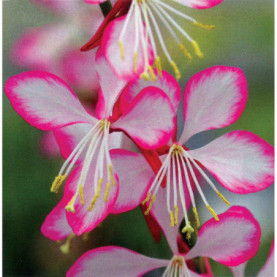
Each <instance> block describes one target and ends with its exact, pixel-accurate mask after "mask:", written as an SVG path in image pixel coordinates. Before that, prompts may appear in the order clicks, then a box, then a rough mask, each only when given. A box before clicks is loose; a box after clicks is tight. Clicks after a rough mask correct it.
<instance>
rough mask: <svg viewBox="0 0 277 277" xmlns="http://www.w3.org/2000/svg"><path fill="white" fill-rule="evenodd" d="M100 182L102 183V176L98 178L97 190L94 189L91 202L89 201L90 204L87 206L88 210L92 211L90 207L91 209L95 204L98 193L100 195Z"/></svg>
mask: <svg viewBox="0 0 277 277" xmlns="http://www.w3.org/2000/svg"><path fill="white" fill-rule="evenodd" d="M102 183H103V178H100V179H99V182H98V187H97V191H96V193H95V195H94V197H93V198H92V200H91V203H90V206H89V208H88V210H89V211H90V212H91V211H92V209H93V207H94V205H95V202H96V200H97V198H98V197H99V195H100V190H101V185H102Z"/></svg>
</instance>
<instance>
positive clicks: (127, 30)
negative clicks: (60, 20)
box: [82, 0, 223, 80]
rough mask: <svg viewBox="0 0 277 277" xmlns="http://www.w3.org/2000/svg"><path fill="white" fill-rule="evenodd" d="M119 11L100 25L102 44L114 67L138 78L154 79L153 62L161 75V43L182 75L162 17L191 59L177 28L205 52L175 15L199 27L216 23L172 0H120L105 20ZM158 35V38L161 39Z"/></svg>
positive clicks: (191, 3)
mask: <svg viewBox="0 0 277 277" xmlns="http://www.w3.org/2000/svg"><path fill="white" fill-rule="evenodd" d="M222 1H223V0H212V1H207V0H200V1H198V0H176V1H171V3H174V2H177V3H180V4H182V5H184V6H188V7H190V8H195V9H206V8H211V7H213V6H215V5H218V4H220V3H221V2H222ZM85 2H87V3H88V2H89V3H94V4H97V3H99V2H103V1H99V0H85ZM123 11H125V13H127V14H126V15H124V16H122V15H123V14H124V12H123ZM118 13H119V14H120V16H117V17H118V18H116V19H114V20H113V21H112V22H111V23H110V24H109V26H108V27H107V28H106V26H107V22H103V25H102V26H101V27H102V28H103V29H105V32H103V30H102V31H101V32H100V33H101V34H103V33H104V34H103V38H102V42H101V45H102V46H103V51H104V55H105V56H106V58H107V60H108V61H109V63H110V65H111V66H112V68H113V70H114V71H115V72H116V74H117V75H118V76H119V77H120V78H122V79H124V80H131V79H135V78H137V77H138V76H141V77H143V78H145V79H147V80H149V79H150V78H151V79H153V80H155V79H156V76H155V74H154V72H153V68H152V64H153V62H154V66H155V67H156V68H157V69H158V73H159V74H160V75H161V68H162V66H161V59H160V56H159V54H158V50H157V49H158V47H157V45H158V43H159V44H160V46H161V48H162V51H163V53H164V55H165V57H166V59H167V61H168V62H169V64H170V65H171V66H172V68H173V70H174V72H175V75H176V79H179V78H180V77H181V74H180V71H179V69H178V67H177V64H176V62H175V61H174V59H173V58H172V57H171V55H170V53H169V51H168V49H167V46H166V43H165V39H164V37H163V35H162V32H161V28H160V26H159V24H158V21H161V23H162V24H163V25H164V27H165V29H166V30H167V31H168V34H169V35H170V36H171V37H172V39H173V41H174V42H175V43H176V44H177V45H178V46H179V48H180V50H181V51H182V52H184V54H185V56H186V57H187V58H188V59H189V60H191V59H192V56H191V54H190V53H189V51H188V50H187V48H186V47H185V46H184V45H183V44H182V40H181V39H179V38H178V36H177V34H176V32H175V30H177V31H178V32H180V34H181V35H182V36H183V37H184V38H185V39H186V40H187V41H188V42H189V43H191V45H192V47H193V49H194V51H195V54H196V55H197V56H198V57H200V58H201V57H203V53H202V52H201V50H200V48H199V46H198V44H197V42H196V41H195V40H194V39H193V38H191V37H190V36H189V34H188V33H187V32H186V31H185V30H184V29H183V28H182V27H181V26H180V25H179V23H178V22H177V20H176V19H175V18H174V17H179V18H182V19H184V20H186V21H188V22H190V23H192V24H194V25H195V26H197V27H203V28H205V29H213V28H214V27H215V26H213V25H204V24H201V23H199V22H197V21H196V20H195V19H194V18H192V17H190V16H188V15H186V14H184V13H182V12H180V11H179V10H177V9H175V8H174V7H172V6H171V5H170V3H165V2H164V1H162V0H148V1H146V0H132V1H123V0H119V1H118V2H117V3H116V5H115V6H114V8H113V10H112V11H111V15H110V16H109V15H108V17H109V18H108V19H107V20H106V21H110V20H111V18H110V17H111V16H112V15H114V16H115V15H117V14H118ZM171 14H173V15H174V16H172V15H171ZM101 27H100V29H101ZM174 29H175V30H174ZM156 37H157V38H158V42H157V40H156ZM97 40H99V35H98V34H97V36H95V37H93V38H92V39H91V40H90V41H89V42H88V43H87V44H86V45H85V46H83V48H82V50H89V49H92V48H93V47H94V46H95V45H96V43H95V42H96V41H97ZM130 42H132V43H130Z"/></svg>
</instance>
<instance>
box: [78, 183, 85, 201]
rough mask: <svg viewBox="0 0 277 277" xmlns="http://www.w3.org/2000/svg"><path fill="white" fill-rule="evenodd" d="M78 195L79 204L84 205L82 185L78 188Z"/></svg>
mask: <svg viewBox="0 0 277 277" xmlns="http://www.w3.org/2000/svg"><path fill="white" fill-rule="evenodd" d="M79 195H80V201H81V204H82V205H85V199H84V190H83V186H82V185H80V187H79Z"/></svg>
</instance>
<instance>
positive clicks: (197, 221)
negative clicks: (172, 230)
mask: <svg viewBox="0 0 277 277" xmlns="http://www.w3.org/2000/svg"><path fill="white" fill-rule="evenodd" d="M192 211H193V213H194V217H195V222H196V226H197V228H199V227H200V220H199V215H198V212H197V209H196V207H193V208H192Z"/></svg>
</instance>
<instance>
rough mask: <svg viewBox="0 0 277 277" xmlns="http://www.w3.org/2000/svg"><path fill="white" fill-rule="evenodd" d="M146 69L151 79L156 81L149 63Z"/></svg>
mask: <svg viewBox="0 0 277 277" xmlns="http://www.w3.org/2000/svg"><path fill="white" fill-rule="evenodd" d="M148 70H149V73H150V76H151V79H152V80H153V81H156V80H157V77H156V75H155V73H154V70H153V68H152V67H151V66H150V65H148Z"/></svg>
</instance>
